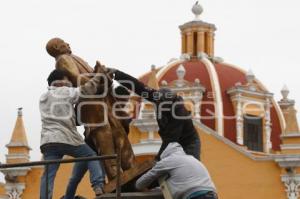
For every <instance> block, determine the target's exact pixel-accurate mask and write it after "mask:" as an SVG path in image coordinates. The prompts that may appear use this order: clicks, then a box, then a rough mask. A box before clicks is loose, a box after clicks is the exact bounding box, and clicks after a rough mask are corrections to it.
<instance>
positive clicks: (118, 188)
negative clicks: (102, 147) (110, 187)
mask: <svg viewBox="0 0 300 199" xmlns="http://www.w3.org/2000/svg"><path fill="white" fill-rule="evenodd" d="M118 154H121V153H120V151H118ZM109 159H117V169H118V170H117V179H116V199H120V198H121V186H120V182H121V181H120V173H121V172H120V169H121V155H116V154H114V155H103V156H90V157H83V158H72V159H60V160H44V161H35V162H26V163H14V164H1V163H0V169H9V168H17V167H32V166H42V165H44V166H45V172H46V198H47V199H48V192H49V185H48V183H49V182H48V181H49V176H48V170H49V165H51V164H67V163H74V162H83V161H95V160H109Z"/></svg>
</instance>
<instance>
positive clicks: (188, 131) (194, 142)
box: [109, 69, 200, 160]
mask: <svg viewBox="0 0 300 199" xmlns="http://www.w3.org/2000/svg"><path fill="white" fill-rule="evenodd" d="M109 70H110V73H111V74H112V76H113V78H114V79H115V80H117V81H119V83H120V84H121V85H123V86H124V87H126V88H128V89H129V90H132V91H134V92H135V93H136V94H138V95H140V96H141V97H143V98H145V99H146V100H148V101H150V102H152V103H154V105H156V106H155V109H156V118H157V123H158V126H159V131H158V133H159V135H160V137H161V139H162V145H161V147H160V150H159V152H158V154H157V156H156V159H159V157H160V154H161V153H162V152H163V150H164V149H165V148H166V147H167V146H168V144H169V143H170V142H178V143H179V144H181V146H182V147H183V149H184V151H185V152H186V153H187V154H188V155H193V156H194V157H195V158H196V159H198V160H199V159H200V139H199V137H198V134H197V131H196V129H195V127H194V125H193V121H192V118H191V115H190V112H189V111H187V110H186V108H185V107H184V104H183V99H182V98H181V97H180V96H177V95H176V94H175V93H173V92H172V91H171V90H170V89H167V88H161V89H159V90H155V89H152V88H149V87H147V86H145V85H144V84H143V83H142V82H140V81H139V80H137V79H136V78H134V77H132V76H130V75H128V74H126V73H124V72H122V71H119V70H115V69H109ZM132 87H133V88H132Z"/></svg>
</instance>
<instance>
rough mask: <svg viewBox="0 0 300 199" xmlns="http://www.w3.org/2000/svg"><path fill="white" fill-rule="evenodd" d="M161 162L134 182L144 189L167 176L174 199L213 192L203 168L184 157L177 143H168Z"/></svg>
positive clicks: (212, 185) (213, 189) (194, 159)
mask: <svg viewBox="0 0 300 199" xmlns="http://www.w3.org/2000/svg"><path fill="white" fill-rule="evenodd" d="M160 157H161V160H160V161H159V162H157V163H156V165H155V166H154V167H153V168H152V169H151V170H150V171H148V172H147V173H146V174H144V175H143V176H142V177H141V178H140V179H138V181H137V182H136V187H137V189H144V188H146V187H147V186H149V185H150V184H151V183H152V182H153V181H154V180H156V179H158V178H160V177H162V176H164V175H169V178H168V179H167V183H168V185H169V188H170V190H171V193H172V196H173V197H174V199H186V198H187V197H188V196H189V195H191V194H192V193H194V192H197V191H215V192H216V188H215V185H214V183H213V182H212V180H211V177H210V175H209V173H208V171H207V169H206V168H205V166H204V165H203V164H202V163H201V162H199V160H197V159H196V158H194V157H193V156H191V155H186V154H185V152H184V151H183V148H182V147H181V145H180V144H178V143H177V142H172V143H170V144H169V145H168V146H167V148H166V149H165V150H164V151H163V153H162V154H161V156H160Z"/></svg>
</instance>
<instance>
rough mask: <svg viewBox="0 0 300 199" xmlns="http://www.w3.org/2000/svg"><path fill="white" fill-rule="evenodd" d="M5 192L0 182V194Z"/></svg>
mask: <svg viewBox="0 0 300 199" xmlns="http://www.w3.org/2000/svg"><path fill="white" fill-rule="evenodd" d="M4 194H5V189H4V184H3V183H1V182H0V196H1V195H4Z"/></svg>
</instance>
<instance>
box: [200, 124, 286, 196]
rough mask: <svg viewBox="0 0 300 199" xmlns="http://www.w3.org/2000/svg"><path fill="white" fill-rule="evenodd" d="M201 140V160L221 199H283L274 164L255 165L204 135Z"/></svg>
mask: <svg viewBox="0 0 300 199" xmlns="http://www.w3.org/2000/svg"><path fill="white" fill-rule="evenodd" d="M199 132H201V130H199ZM200 137H201V141H202V142H201V143H202V155H201V158H202V161H203V162H204V164H205V165H206V166H207V168H208V170H209V172H210V174H211V176H212V179H213V181H214V182H215V184H216V187H217V189H218V193H219V195H220V198H222V199H232V198H242V199H254V198H255V199H275V198H276V199H285V198H286V193H285V188H284V185H283V183H282V182H281V179H280V175H281V170H280V168H279V167H278V166H277V165H276V163H275V162H272V161H254V160H252V159H250V158H248V157H247V156H245V155H244V154H241V153H240V152H238V151H236V150H235V149H233V148H231V147H230V146H228V145H226V144H225V143H223V142H222V141H220V140H218V139H216V138H215V137H214V136H212V135H209V134H206V133H204V132H201V136H200Z"/></svg>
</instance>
